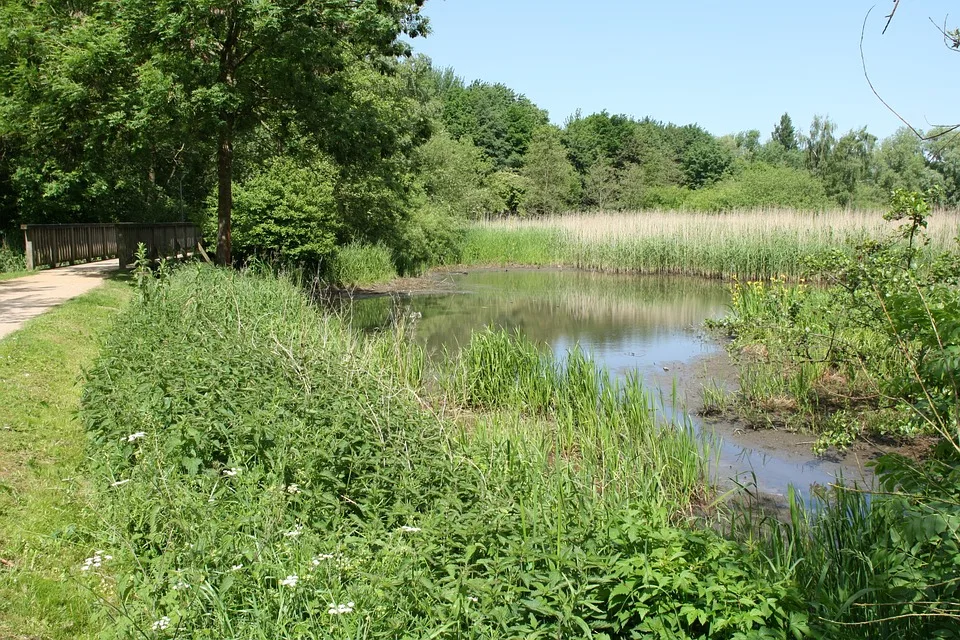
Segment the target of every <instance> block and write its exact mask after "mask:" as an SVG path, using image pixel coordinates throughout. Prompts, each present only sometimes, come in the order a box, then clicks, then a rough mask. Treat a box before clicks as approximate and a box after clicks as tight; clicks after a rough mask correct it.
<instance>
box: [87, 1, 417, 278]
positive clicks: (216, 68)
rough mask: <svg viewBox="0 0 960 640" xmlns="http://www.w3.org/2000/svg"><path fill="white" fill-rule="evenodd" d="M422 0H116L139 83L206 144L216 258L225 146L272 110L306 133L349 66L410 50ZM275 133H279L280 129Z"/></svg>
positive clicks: (227, 162)
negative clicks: (212, 159) (173, 108)
mask: <svg viewBox="0 0 960 640" xmlns="http://www.w3.org/2000/svg"><path fill="white" fill-rule="evenodd" d="M423 1H424V0H119V1H116V2H108V3H104V4H101V5H100V6H101V7H108V8H107V9H105V10H106V11H109V12H111V14H112V15H111V20H113V21H115V23H116V24H118V25H119V26H121V28H122V29H123V31H124V33H125V35H126V39H127V45H128V47H129V49H130V54H131V56H132V57H133V59H134V60H135V62H136V64H137V68H138V71H137V74H138V77H139V78H140V81H141V82H144V83H149V84H151V85H152V86H153V88H154V89H155V93H158V94H161V95H165V96H167V97H168V99H169V100H170V101H174V102H176V103H177V105H178V109H177V110H178V112H179V113H181V114H182V117H183V124H184V126H186V127H188V128H189V129H190V130H191V134H192V136H195V139H196V140H197V142H199V143H201V144H206V145H208V147H209V148H210V150H211V151H214V149H215V155H216V166H217V185H218V186H217V220H218V225H217V227H218V228H217V260H218V262H220V263H221V264H229V263H230V262H231V233H230V219H231V212H232V209H233V189H232V183H233V166H234V142H235V140H236V139H237V137H238V136H239V135H242V134H243V133H245V132H247V131H250V130H251V129H253V128H254V127H256V126H258V125H260V124H263V123H265V122H267V121H275V119H276V116H277V114H282V115H283V121H284V122H286V123H288V124H289V127H290V128H291V129H298V130H300V131H309V130H310V129H311V127H312V123H313V122H314V121H315V120H316V119H317V118H318V117H322V116H323V114H318V113H317V111H318V109H320V108H322V107H320V105H323V104H329V102H330V101H329V100H325V99H324V98H325V97H328V96H329V94H330V93H331V92H333V91H336V78H337V76H338V74H340V73H341V72H342V71H343V70H344V69H346V68H347V67H348V66H349V65H350V64H351V63H352V62H354V61H356V60H359V59H365V60H375V59H377V58H383V57H384V56H387V57H396V56H399V55H403V54H407V53H409V46H408V45H407V44H406V43H405V42H403V41H401V40H400V36H402V35H404V34H405V35H407V36H411V37H415V36H418V35H423V34H425V33H426V19H425V18H424V17H423V16H421V15H420V13H419V11H420V7H421V6H422V4H423ZM279 133H280V134H282V133H283V132H279Z"/></svg>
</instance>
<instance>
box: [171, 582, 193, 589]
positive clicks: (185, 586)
mask: <svg viewBox="0 0 960 640" xmlns="http://www.w3.org/2000/svg"><path fill="white" fill-rule="evenodd" d="M189 588H190V585H188V584H187V583H186V582H184V581H183V580H180V581H178V582H177V584H175V585H173V590H174V591H183V590H184V589H189Z"/></svg>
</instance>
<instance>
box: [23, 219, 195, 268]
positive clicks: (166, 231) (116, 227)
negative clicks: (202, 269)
mask: <svg viewBox="0 0 960 640" xmlns="http://www.w3.org/2000/svg"><path fill="white" fill-rule="evenodd" d="M21 229H23V236H24V240H25V241H26V247H25V248H26V256H27V268H28V269H37V268H39V267H44V266H46V267H57V266H59V265H62V264H73V263H74V262H86V261H90V260H106V259H108V258H114V257H116V258H117V259H118V261H119V263H120V268H121V269H125V268H127V267H128V266H130V265H131V264H132V263H133V261H134V258H135V256H136V252H137V246H138V245H139V244H140V243H141V242H142V243H143V244H144V245H145V246H146V248H147V257H148V258H150V259H151V260H157V259H159V258H187V257H190V256H192V255H194V254H195V253H196V252H197V251H198V250H199V246H200V242H201V241H202V239H203V238H202V236H201V235H200V229H198V228H197V226H196V225H194V224H189V223H179V222H174V223H160V224H145V223H144V224H141V223H137V222H121V223H117V224H25V225H22V226H21Z"/></svg>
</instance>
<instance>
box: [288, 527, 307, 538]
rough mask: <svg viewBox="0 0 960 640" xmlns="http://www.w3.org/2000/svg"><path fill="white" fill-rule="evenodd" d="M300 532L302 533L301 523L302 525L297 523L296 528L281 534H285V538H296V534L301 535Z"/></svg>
mask: <svg viewBox="0 0 960 640" xmlns="http://www.w3.org/2000/svg"><path fill="white" fill-rule="evenodd" d="M302 533H303V525H302V524H298V525H297V526H296V528H294V529H293V531H287V532H286V533H285V534H283V535H284V536H286V537H287V538H296V537H297V536H299V535H301V534H302Z"/></svg>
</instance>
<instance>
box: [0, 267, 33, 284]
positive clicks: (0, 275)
mask: <svg viewBox="0 0 960 640" xmlns="http://www.w3.org/2000/svg"><path fill="white" fill-rule="evenodd" d="M34 273H36V272H35V271H27V270H26V269H20V270H18V271H0V282H3V281H4V280H13V279H14V278H22V277H23V276H30V275H33V274H34Z"/></svg>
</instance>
